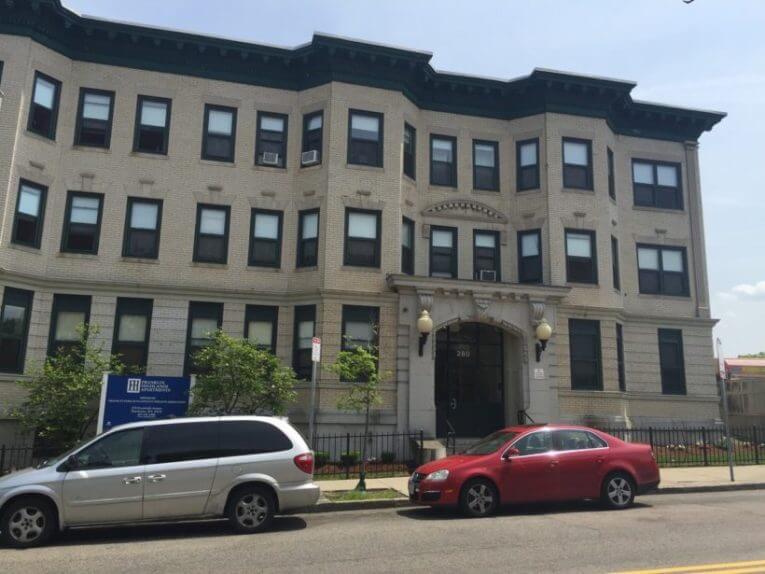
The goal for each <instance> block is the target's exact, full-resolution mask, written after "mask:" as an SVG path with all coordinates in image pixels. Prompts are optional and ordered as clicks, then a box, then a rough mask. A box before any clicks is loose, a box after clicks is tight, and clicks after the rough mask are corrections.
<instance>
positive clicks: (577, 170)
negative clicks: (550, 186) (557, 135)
mask: <svg viewBox="0 0 765 574" xmlns="http://www.w3.org/2000/svg"><path fill="white" fill-rule="evenodd" d="M567 143H573V144H582V145H584V146H586V149H587V165H580V164H575V163H567V162H566V144H567ZM561 149H562V154H563V187H569V188H572V189H586V190H591V189H592V188H593V185H592V141H590V140H585V139H578V138H563V140H562V148H561Z"/></svg>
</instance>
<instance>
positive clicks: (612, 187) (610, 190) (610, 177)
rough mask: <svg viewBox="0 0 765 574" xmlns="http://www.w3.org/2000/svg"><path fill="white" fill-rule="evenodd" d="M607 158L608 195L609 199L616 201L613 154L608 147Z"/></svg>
mask: <svg viewBox="0 0 765 574" xmlns="http://www.w3.org/2000/svg"><path fill="white" fill-rule="evenodd" d="M606 155H607V156H608V195H609V197H610V198H611V199H616V174H615V173H614V152H613V150H612V149H611V148H610V147H609V148H606Z"/></svg>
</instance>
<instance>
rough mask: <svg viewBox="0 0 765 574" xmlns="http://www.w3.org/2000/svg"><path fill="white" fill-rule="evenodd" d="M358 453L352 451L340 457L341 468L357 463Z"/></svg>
mask: <svg viewBox="0 0 765 574" xmlns="http://www.w3.org/2000/svg"><path fill="white" fill-rule="evenodd" d="M359 456H360V455H359V451H357V450H352V451H351V452H348V453H346V454H341V455H340V463H341V464H342V465H343V466H353V465H355V464H356V463H357V462H359Z"/></svg>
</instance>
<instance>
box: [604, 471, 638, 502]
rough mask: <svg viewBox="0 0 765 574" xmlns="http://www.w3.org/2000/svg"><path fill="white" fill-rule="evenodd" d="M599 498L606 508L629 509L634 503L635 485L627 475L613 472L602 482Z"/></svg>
mask: <svg viewBox="0 0 765 574" xmlns="http://www.w3.org/2000/svg"><path fill="white" fill-rule="evenodd" d="M600 498H601V501H602V502H603V504H604V505H605V506H606V507H607V508H613V509H622V508H629V507H630V506H632V503H633V502H635V483H634V482H633V480H632V477H630V476H629V475H628V474H626V473H624V472H615V473H613V474H609V475H608V476H607V477H606V479H605V480H604V481H603V488H602V489H601V493H600Z"/></svg>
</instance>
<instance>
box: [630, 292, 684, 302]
mask: <svg viewBox="0 0 765 574" xmlns="http://www.w3.org/2000/svg"><path fill="white" fill-rule="evenodd" d="M638 299H647V300H651V299H665V300H668V301H690V300H691V296H690V295H669V294H667V293H655V294H654V293H638Z"/></svg>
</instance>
